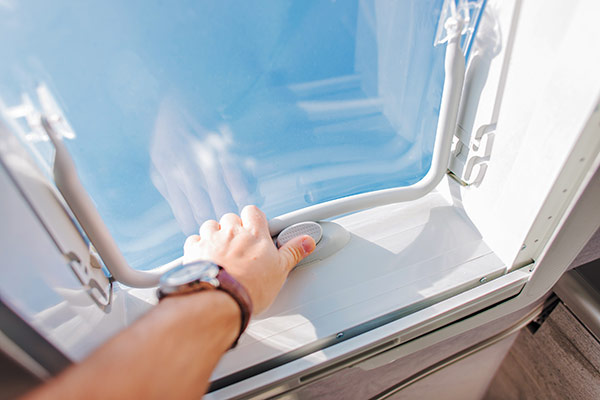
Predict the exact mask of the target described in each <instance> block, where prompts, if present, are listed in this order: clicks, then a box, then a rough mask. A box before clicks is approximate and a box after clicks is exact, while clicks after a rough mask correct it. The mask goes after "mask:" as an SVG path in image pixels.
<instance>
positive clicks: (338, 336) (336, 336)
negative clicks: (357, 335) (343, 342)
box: [335, 332, 344, 339]
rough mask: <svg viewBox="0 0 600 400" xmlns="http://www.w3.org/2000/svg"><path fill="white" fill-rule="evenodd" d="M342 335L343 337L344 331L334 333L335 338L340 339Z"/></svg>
mask: <svg viewBox="0 0 600 400" xmlns="http://www.w3.org/2000/svg"><path fill="white" fill-rule="evenodd" d="M343 337H344V332H340V333H338V334H337V335H335V338H336V339H341V338H343Z"/></svg>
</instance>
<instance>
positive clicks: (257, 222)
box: [240, 206, 269, 234]
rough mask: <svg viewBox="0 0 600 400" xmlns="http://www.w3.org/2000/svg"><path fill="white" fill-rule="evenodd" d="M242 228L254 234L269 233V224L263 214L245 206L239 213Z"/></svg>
mask: <svg viewBox="0 0 600 400" xmlns="http://www.w3.org/2000/svg"><path fill="white" fill-rule="evenodd" d="M240 216H241V218H242V225H243V226H244V228H246V229H247V230H249V231H250V232H252V233H254V234H262V233H267V234H268V232H269V224H268V222H267V217H266V216H265V214H264V213H263V212H262V211H261V210H259V209H258V207H256V206H246V207H244V209H243V210H242V212H241V213H240Z"/></svg>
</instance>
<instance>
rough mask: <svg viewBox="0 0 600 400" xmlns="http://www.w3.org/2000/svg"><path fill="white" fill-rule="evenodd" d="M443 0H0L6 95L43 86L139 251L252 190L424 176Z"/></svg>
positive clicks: (131, 246)
mask: <svg viewBox="0 0 600 400" xmlns="http://www.w3.org/2000/svg"><path fill="white" fill-rule="evenodd" d="M441 4H442V1H441V0H404V1H400V0H398V1H391V0H390V1H371V0H360V1H356V0H354V1H352V0H343V1H325V0H320V1H252V2H245V1H223V0H219V1H216V0H215V1H199V2H198V1H189V2H183V1H179V2H166V1H164V2H163V1H160V2H159V1H127V2H123V1H91V0H90V1H75V2H73V1H58V0H57V1H53V2H47V1H12V0H2V1H0V54H1V55H2V60H3V61H2V62H1V63H0V99H1V100H2V104H0V106H1V107H2V113H3V118H5V119H9V118H10V115H13V116H14V113H13V114H11V113H10V112H9V111H11V110H12V111H14V110H15V107H17V106H19V105H23V104H25V103H27V102H30V103H33V104H34V105H35V106H36V107H37V108H43V107H42V106H40V104H39V103H40V98H39V97H40V96H39V93H40V90H39V88H42V90H41V92H44V93H46V92H47V93H49V94H50V96H51V97H53V98H54V100H55V102H56V107H58V109H60V111H61V112H62V113H63V114H64V116H65V117H66V119H67V120H68V122H69V124H70V126H71V128H72V130H73V132H74V134H73V135H70V136H71V137H70V138H69V137H68V136H67V137H66V138H65V140H67V146H68V148H69V150H70V151H71V152H72V154H73V157H74V159H75V161H76V163H77V165H78V169H79V174H80V176H81V179H82V180H83V183H84V185H85V187H86V189H87V190H88V191H89V193H90V194H91V196H92V198H93V199H94V201H95V202H96V204H97V206H98V209H99V211H100V213H101V214H102V216H103V218H104V219H105V221H106V223H107V225H108V226H109V228H110V230H111V232H112V234H113V235H114V237H115V239H116V240H117V242H118V243H119V246H120V247H121V250H122V251H123V253H124V254H125V256H126V258H127V259H128V261H129V262H130V263H131V264H132V265H133V266H134V267H136V268H148V267H151V266H155V265H156V264H157V263H160V262H166V261H169V260H171V259H173V258H174V257H177V256H179V255H180V254H181V246H182V243H183V240H184V238H185V235H188V234H191V233H194V232H196V231H197V229H198V227H199V225H200V224H201V223H202V222H203V221H204V220H206V219H209V218H219V217H220V216H221V215H222V214H224V213H226V212H230V211H233V212H238V211H239V210H240V209H241V208H242V207H243V206H244V205H246V204H256V205H258V206H260V207H261V208H262V209H263V210H264V211H265V212H266V213H267V215H268V216H269V217H274V216H277V215H279V214H282V213H285V212H289V211H292V210H295V209H298V208H301V207H305V206H308V205H312V204H315V203H320V202H324V201H327V200H330V199H335V198H339V197H343V196H348V195H351V194H357V193H363V192H368V191H373V190H378V189H384V188H390V187H397V186H403V185H408V184H411V183H414V182H416V181H418V180H419V179H420V178H421V177H422V176H424V175H425V173H426V172H427V170H428V168H429V165H430V162H431V151H432V146H433V140H434V137H435V130H436V124H437V117H438V111H439V104H440V98H441V88H442V84H443V79H444V76H443V55H444V46H438V47H434V46H433V43H434V39H435V35H436V28H437V20H438V18H439V15H440V10H441ZM24 94H26V95H27V96H29V97H28V98H23V95H24ZM42 103H43V101H42ZM46 103H47V102H46ZM7 110H8V111H7ZM23 121H25V122H23ZM23 121H22V123H21V125H20V127H21V134H22V135H23V137H26V138H27V139H26V140H27V141H29V142H30V143H31V144H32V145H33V146H34V147H35V148H37V149H38V150H39V151H40V153H41V154H42V157H41V158H42V159H49V158H51V154H50V153H51V149H48V146H49V143H47V142H44V137H43V135H39V134H32V129H34V128H32V127H31V124H29V125H28V123H27V120H26V119H23ZM29 122H31V121H29ZM48 154H50V156H48Z"/></svg>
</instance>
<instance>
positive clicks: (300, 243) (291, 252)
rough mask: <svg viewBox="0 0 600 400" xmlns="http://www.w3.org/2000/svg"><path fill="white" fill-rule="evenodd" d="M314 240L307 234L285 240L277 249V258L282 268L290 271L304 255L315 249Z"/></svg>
mask: <svg viewBox="0 0 600 400" xmlns="http://www.w3.org/2000/svg"><path fill="white" fill-rule="evenodd" d="M315 247H316V244H315V240H314V239H313V238H312V237H310V236H308V235H304V236H299V237H297V238H294V239H292V240H290V241H289V242H287V243H286V244H285V245H284V246H283V247H281V248H280V249H279V258H280V260H281V263H282V266H283V268H285V270H286V271H288V272H289V271H291V270H292V268H294V267H295V266H296V264H298V263H299V262H300V261H301V260H302V259H303V258H304V257H306V256H307V255H309V254H310V253H312V252H313V250H314V249H315Z"/></svg>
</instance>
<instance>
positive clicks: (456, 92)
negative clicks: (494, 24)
mask: <svg viewBox="0 0 600 400" xmlns="http://www.w3.org/2000/svg"><path fill="white" fill-rule="evenodd" d="M460 27H461V25H460V23H459V24H458V25H457V31H456V32H455V35H454V37H453V38H452V39H450V40H449V41H448V44H447V47H446V58H445V72H446V78H445V80H444V90H443V92H442V103H441V107H440V116H439V118H438V124H437V130H436V137H435V144H434V147H433V155H432V160H431V167H430V168H429V171H427V174H426V175H425V176H424V177H423V179H421V180H420V181H419V182H417V183H414V184H412V185H410V186H404V187H399V188H393V189H385V190H378V191H375V192H368V193H362V194H357V195H354V196H348V197H343V198H340V199H336V200H331V201H328V202H326V203H321V204H316V205H314V206H310V207H306V208H302V209H300V210H296V211H292V212H290V213H287V214H283V215H281V216H279V217H276V218H273V219H272V220H271V221H269V229H270V231H271V235H272V236H275V235H277V234H278V233H279V232H281V231H282V230H283V229H285V228H286V227H288V226H290V225H292V224H295V223H298V222H302V221H319V220H321V219H325V218H330V217H334V216H336V215H341V214H346V213H350V212H353V211H359V210H364V209H366V208H371V207H376V206H381V205H385V204H390V203H400V202H403V201H411V200H415V199H418V198H420V197H423V196H425V195H426V194H427V193H429V192H430V191H432V190H433V189H434V188H435V187H436V186H437V185H438V184H439V183H440V181H441V180H442V178H443V177H444V175H445V174H446V171H447V169H448V163H449V161H450V151H451V147H452V137H453V136H454V133H455V130H456V119H457V115H458V107H459V104H460V96H461V93H462V88H463V82H464V78H465V58H464V56H463V53H462V50H461V48H460V38H461V36H460Z"/></svg>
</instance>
